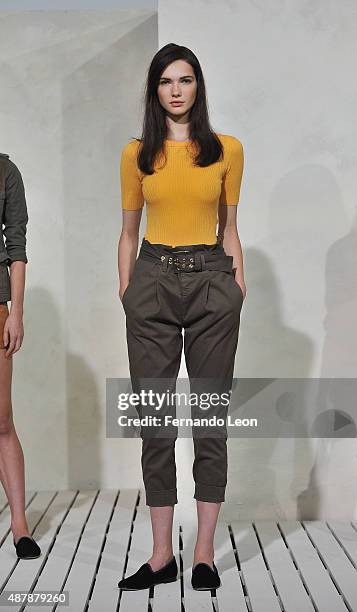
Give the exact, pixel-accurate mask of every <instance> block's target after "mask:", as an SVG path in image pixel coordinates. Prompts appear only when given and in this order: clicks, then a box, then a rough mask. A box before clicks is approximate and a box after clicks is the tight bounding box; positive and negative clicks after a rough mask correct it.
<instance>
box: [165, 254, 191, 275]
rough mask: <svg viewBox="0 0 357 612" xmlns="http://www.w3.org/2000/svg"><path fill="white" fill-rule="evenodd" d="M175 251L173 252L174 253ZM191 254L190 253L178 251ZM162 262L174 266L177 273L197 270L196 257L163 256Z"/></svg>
mask: <svg viewBox="0 0 357 612" xmlns="http://www.w3.org/2000/svg"><path fill="white" fill-rule="evenodd" d="M174 252H175V251H173V253H174ZM177 252H184V253H189V251H177ZM160 259H161V261H162V262H163V263H164V262H165V261H166V262H167V265H168V266H172V267H173V268H174V269H175V271H177V272H192V271H193V270H194V269H195V260H194V257H192V256H190V257H174V256H172V255H167V256H165V255H163V256H161V258H160Z"/></svg>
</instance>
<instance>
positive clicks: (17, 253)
mask: <svg viewBox="0 0 357 612" xmlns="http://www.w3.org/2000/svg"><path fill="white" fill-rule="evenodd" d="M9 164H10V169H9V173H8V175H7V177H6V182H5V205H4V215H3V224H4V228H3V235H4V236H5V242H6V251H7V254H8V257H9V262H8V264H9V265H10V264H11V263H12V262H13V261H23V262H25V263H27V262H28V259H27V254H26V230H27V222H28V213H27V205H26V197H25V187H24V184H23V180H22V176H21V173H20V171H19V169H18V168H17V166H16V165H15V164H14V163H13V162H9Z"/></svg>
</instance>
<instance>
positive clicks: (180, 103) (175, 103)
mask: <svg viewBox="0 0 357 612" xmlns="http://www.w3.org/2000/svg"><path fill="white" fill-rule="evenodd" d="M170 104H171V105H172V106H181V105H182V104H183V102H170Z"/></svg>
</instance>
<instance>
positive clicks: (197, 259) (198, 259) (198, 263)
mask: <svg viewBox="0 0 357 612" xmlns="http://www.w3.org/2000/svg"><path fill="white" fill-rule="evenodd" d="M194 260H195V270H196V271H197V272H200V271H201V270H202V260H201V257H200V253H198V252H196V253H195V254H194Z"/></svg>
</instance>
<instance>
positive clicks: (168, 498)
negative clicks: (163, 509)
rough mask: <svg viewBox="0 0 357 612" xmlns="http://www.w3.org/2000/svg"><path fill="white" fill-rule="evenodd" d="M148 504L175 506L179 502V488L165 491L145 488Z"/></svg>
mask: <svg viewBox="0 0 357 612" xmlns="http://www.w3.org/2000/svg"><path fill="white" fill-rule="evenodd" d="M145 494H146V505H147V506H173V505H174V504H177V489H165V490H164V491H148V490H145Z"/></svg>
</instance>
